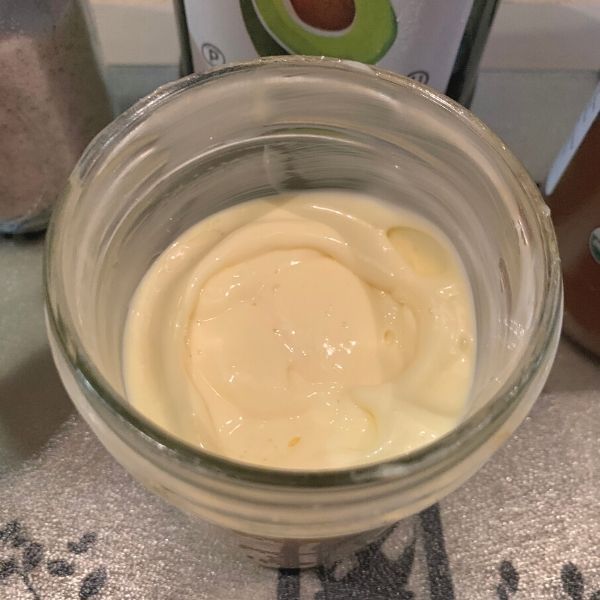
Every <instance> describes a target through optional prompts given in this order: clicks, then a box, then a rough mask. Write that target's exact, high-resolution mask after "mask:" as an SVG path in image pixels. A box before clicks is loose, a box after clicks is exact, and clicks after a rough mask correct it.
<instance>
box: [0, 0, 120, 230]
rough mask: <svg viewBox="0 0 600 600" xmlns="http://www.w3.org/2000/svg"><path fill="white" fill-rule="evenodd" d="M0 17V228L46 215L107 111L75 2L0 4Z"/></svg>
mask: <svg viewBox="0 0 600 600" xmlns="http://www.w3.org/2000/svg"><path fill="white" fill-rule="evenodd" d="M0 13H2V14H1V15H0V16H3V17H4V18H3V19H0V20H1V21H2V22H3V25H2V27H1V28H0V74H1V77H0V222H3V224H6V223H7V222H10V221H17V220H18V221H26V220H28V219H30V218H33V217H35V216H36V215H39V214H41V213H44V212H45V211H48V209H49V208H50V206H51V204H52V203H53V201H54V200H55V199H56V197H57V195H58V194H59V193H60V191H61V189H62V188H63V187H64V185H65V183H66V179H67V177H68V175H69V173H70V171H71V169H72V168H73V166H74V164H75V162H76V161H77V159H78V158H79V156H80V154H81V152H82V151H83V150H84V148H85V146H86V145H87V144H88V143H89V141H90V140H91V139H92V137H93V136H94V135H95V134H96V133H97V132H98V131H99V130H100V129H101V128H102V127H103V126H104V125H105V124H106V123H108V121H109V120H110V118H111V111H110V108H109V107H110V104H109V101H108V97H107V95H106V91H105V88H104V84H103V82H102V80H101V78H100V76H99V74H98V70H97V65H96V62H95V57H94V54H93V49H92V45H91V42H90V38H89V33H88V30H87V26H86V22H85V16H84V14H83V11H82V8H81V6H80V5H79V3H78V2H76V1H74V0H54V1H51V2H48V3H47V4H45V6H43V7H39V8H38V9H37V10H34V8H30V7H28V8H24V7H23V6H21V5H16V6H12V7H8V6H6V5H5V6H4V7H3V9H0ZM24 14H25V15H27V17H26V18H23V15H24ZM4 229H5V230H6V227H4Z"/></svg>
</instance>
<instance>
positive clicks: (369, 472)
mask: <svg viewBox="0 0 600 600" xmlns="http://www.w3.org/2000/svg"><path fill="white" fill-rule="evenodd" d="M273 66H275V67H281V66H286V67H288V68H290V69H294V68H297V67H302V68H307V67H310V68H313V69H316V70H318V69H338V70H344V71H347V72H348V73H358V72H360V73H362V74H363V75H364V74H365V73H369V74H370V76H371V77H373V79H374V80H377V79H382V80H384V81H386V82H389V83H392V84H394V85H396V86H399V87H401V88H404V89H405V90H410V93H415V94H418V95H420V96H421V97H422V98H423V99H424V100H425V101H426V102H432V103H434V104H437V105H438V106H441V107H443V108H444V109H445V110H447V111H449V112H450V113H452V114H453V115H454V116H455V117H456V118H457V119H459V120H460V121H461V122H462V123H463V124H464V125H465V127H467V128H468V129H470V130H471V131H472V132H474V133H475V135H477V136H479V137H480V138H483V139H484V140H485V142H486V143H487V144H488V145H489V146H491V147H492V148H493V149H494V150H495V151H496V153H497V154H498V155H499V159H500V160H501V161H503V162H504V163H505V165H506V166H507V167H508V169H509V171H510V172H511V174H512V175H513V176H514V177H515V179H516V180H517V181H518V183H519V186H520V188H521V190H522V192H523V199H524V200H525V201H526V202H529V203H530V204H531V205H532V207H533V209H534V213H535V217H536V219H537V227H538V228H539V229H540V230H541V232H542V233H541V239H542V242H543V244H542V251H543V256H544V262H543V267H544V286H545V292H546V293H545V294H544V295H543V298H544V300H543V302H542V305H541V307H540V309H539V311H537V314H536V319H535V321H534V322H533V323H532V325H531V328H532V330H533V334H532V338H531V340H530V341H529V343H528V344H527V346H526V348H525V352H524V355H523V360H522V361H521V363H520V366H519V368H518V369H516V370H514V371H513V372H511V373H510V375H509V376H508V377H507V379H506V381H505V382H504V383H503V385H502V386H501V387H500V389H499V390H498V391H497V392H496V393H495V394H494V396H493V397H492V398H491V399H490V400H489V401H488V402H486V403H485V405H484V406H482V407H480V408H479V409H478V410H477V411H475V412H474V413H473V414H472V415H470V416H469V417H467V418H466V419H465V420H464V421H462V422H461V423H459V424H458V426H457V427H455V428H454V429H452V430H451V431H450V432H449V433H447V434H446V435H444V436H442V437H440V438H438V439H437V440H435V441H433V442H431V443H429V444H427V445H425V446H423V447H421V448H418V449H416V450H413V451H411V452H409V453H407V454H403V455H401V456H398V457H394V458H390V459H386V460H384V461H381V462H374V463H368V464H364V465H359V466H354V467H347V468H337V469H322V470H312V471H308V470H288V469H277V468H267V467H261V466H257V465H253V464H249V463H242V462H238V461H235V460H232V459H230V458H227V457H225V456H221V455H218V454H215V453H212V452H209V451H206V450H203V449H201V448H198V447H196V446H193V445H191V444H188V443H186V442H184V441H182V440H180V439H178V438H177V437H176V436H174V435H172V434H170V433H168V432H167V431H165V430H163V429H162V428H160V427H159V426H158V425H155V424H154V423H152V422H151V421H150V420H148V419H146V418H145V417H144V416H143V415H141V414H140V413H138V412H137V411H136V410H135V409H133V408H130V407H129V406H128V404H127V402H126V401H125V399H124V398H123V397H122V396H121V395H120V394H119V393H117V392H116V391H115V390H114V389H113V387H112V386H111V384H110V383H109V382H108V381H107V380H106V379H105V378H104V376H103V375H102V374H101V373H100V372H99V371H98V370H97V369H96V367H95V365H94V363H93V361H92V360H91V359H90V358H89V357H88V356H87V354H86V352H85V350H84V346H83V343H82V340H81V339H80V337H79V335H78V333H77V330H76V328H75V327H73V326H72V324H71V323H70V322H69V318H68V315H64V314H62V313H61V311H60V306H59V305H58V304H56V305H55V304H54V303H53V301H52V295H53V294H52V290H53V288H54V286H55V285H57V281H56V280H55V279H54V277H53V272H54V267H53V260H54V259H55V256H56V254H57V253H56V252H55V247H56V246H57V244H58V236H57V233H58V232H59V230H60V229H61V228H63V227H65V226H66V225H65V223H63V222H62V220H61V215H62V213H63V212H64V207H65V205H66V204H67V203H68V197H67V194H66V193H64V194H63V195H62V197H61V198H60V200H59V202H58V205H57V207H56V209H55V211H54V214H53V216H52V219H51V222H50V226H49V229H48V234H47V238H46V252H45V265H44V291H45V301H46V315H47V322H48V325H49V328H50V330H51V332H52V334H53V335H54V338H55V340H56V341H57V342H58V347H59V350H60V352H61V353H62V355H63V356H64V358H65V359H66V360H67V361H68V362H69V364H70V366H71V367H72V368H73V369H74V371H75V372H76V373H77V375H78V377H79V378H81V379H82V381H80V383H83V384H84V385H85V387H87V388H90V389H91V390H93V392H94V396H95V398H97V399H98V401H99V402H100V403H101V404H102V405H103V407H104V408H105V409H107V410H108V411H109V412H110V413H111V414H112V415H113V416H115V417H116V418H118V419H120V420H122V421H124V422H125V424H126V425H128V426H129V427H132V428H133V429H135V430H136V431H137V432H139V433H141V434H142V435H143V437H144V438H145V440H146V441H147V442H149V443H150V444H151V445H152V446H153V447H154V448H155V449H156V450H158V451H160V452H163V453H166V454H168V455H170V457H171V458H174V459H176V460H178V461H180V462H181V463H183V464H185V465H187V466H189V467H192V468H195V469H201V470H202V471H205V472H207V473H209V474H213V475H215V476H226V477H233V478H235V479H237V480H242V481H245V482H249V483H255V484H262V485H268V486H277V487H280V486H281V487H296V488H327V487H340V486H347V485H352V484H356V483H361V484H365V483H369V482H377V481H386V480H390V479H394V480H398V479H402V478H404V479H406V480H407V481H408V480H410V479H412V478H414V477H415V476H418V475H419V474H422V473H424V472H427V471H430V470H432V469H435V470H436V471H438V470H444V469H447V468H449V467H450V466H453V465H455V464H457V463H459V462H460V461H461V460H462V459H464V458H465V457H466V456H468V455H469V454H471V453H472V452H473V451H474V450H475V449H476V448H477V447H478V446H479V445H481V444H482V443H483V442H485V440H487V439H488V438H489V437H490V436H491V435H492V434H493V433H494V432H495V431H496V430H497V429H498V428H499V427H500V426H501V425H502V423H504V422H505V421H506V420H507V419H508V417H509V416H510V415H511V414H512V412H513V410H514V409H515V408H516V407H517V406H518V405H519V403H520V400H521V399H522V397H523V392H524V391H525V390H526V389H527V387H528V385H529V383H530V382H531V381H532V380H533V379H534V377H535V375H536V374H537V373H538V371H539V369H540V368H541V367H542V366H543V364H544V360H543V358H544V357H545V355H546V354H547V352H548V350H549V349H551V348H552V346H553V341H554V340H555V335H556V331H557V329H559V328H560V321H561V306H562V285H561V275H560V261H559V258H558V248H557V243H556V239H555V236H554V232H553V228H552V226H551V222H550V215H549V211H548V209H547V207H546V205H545V203H544V202H543V200H542V198H541V195H540V193H539V191H538V189H537V187H536V185H535V184H534V183H533V181H532V180H531V178H530V176H529V174H528V173H527V172H526V170H525V168H524V167H523V166H522V165H521V163H520V162H519V161H518V160H517V159H516V158H515V157H514V156H513V154H512V153H511V152H510V151H509V150H508V149H507V148H506V146H505V145H504V143H503V142H502V141H501V140H500V139H499V138H498V137H497V136H496V135H495V134H494V133H493V132H492V131H491V130H490V129H489V128H488V127H487V126H486V125H484V124H483V123H482V122H481V121H480V120H479V119H478V118H477V117H475V116H474V115H473V114H472V113H471V112H470V111H468V110H466V109H465V108H464V107H463V106H461V105H459V104H458V103H456V102H454V101H453V100H451V99H450V98H448V97H446V96H444V95H443V94H441V93H439V92H437V91H435V90H433V89H432V88H430V87H428V86H425V85H423V84H420V83H418V82H416V81H413V80H412V79H408V78H406V77H404V76H402V75H398V74H396V73H392V72H390V71H386V70H382V69H380V68H378V67H372V66H369V65H363V64H360V63H355V62H353V61H344V60H340V59H330V58H324V57H304V56H285V57H270V58H261V59H257V60H253V61H249V62H243V63H233V64H228V65H227V66H225V67H219V68H216V69H212V70H210V71H207V72H205V73H202V74H192V75H189V76H187V77H184V78H182V79H179V80H177V81H174V82H171V83H167V84H165V85H163V86H161V87H159V88H158V89H157V90H155V91H154V92H152V93H151V94H150V95H148V96H146V97H145V98H142V99H141V100H139V101H138V102H137V103H136V104H135V105H133V106H132V107H131V108H129V109H128V110H126V111H125V112H124V113H122V114H121V115H120V116H118V117H117V118H116V119H115V120H114V121H113V122H112V123H110V124H109V125H108V126H107V127H106V128H105V129H104V130H103V131H102V132H100V133H99V134H98V135H97V136H96V138H94V140H93V141H92V142H91V143H90V145H89V146H88V148H87V149H86V151H85V152H84V154H83V155H82V157H81V158H80V160H79V162H78V163H77V165H76V167H75V169H74V172H75V173H78V174H79V177H81V178H85V176H86V174H87V173H89V172H90V170H91V169H92V167H93V165H94V163H95V162H96V161H98V160H101V159H103V158H105V157H106V156H108V155H109V154H110V151H111V149H112V148H113V147H115V146H116V145H117V144H118V143H119V142H120V141H121V140H122V139H123V138H124V137H125V136H126V135H127V133H128V132H130V131H131V130H132V129H134V128H135V127H136V126H137V125H138V124H139V123H140V122H141V121H143V120H144V119H145V118H146V117H147V116H149V115H150V114H152V113H153V112H154V111H155V110H157V109H158V108H159V107H160V106H161V105H163V104H164V103H166V102H168V101H170V100H171V99H172V98H174V97H175V96H177V95H179V94H181V93H185V92H186V90H189V89H191V88H195V87H197V86H201V85H205V84H206V83H208V82H213V81H214V80H216V79H219V78H225V77H230V76H235V75H236V74H237V73H240V72H247V71H250V70H255V69H263V68H266V69H268V68H271V67H273Z"/></svg>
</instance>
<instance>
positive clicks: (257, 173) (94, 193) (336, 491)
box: [46, 57, 562, 567]
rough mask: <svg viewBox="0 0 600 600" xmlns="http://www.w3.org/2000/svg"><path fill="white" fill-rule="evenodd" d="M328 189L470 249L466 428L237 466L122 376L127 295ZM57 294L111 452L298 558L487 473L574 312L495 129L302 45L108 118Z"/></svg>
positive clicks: (68, 212)
mask: <svg viewBox="0 0 600 600" xmlns="http://www.w3.org/2000/svg"><path fill="white" fill-rule="evenodd" d="M322 188H336V189H340V188H341V189H348V190H358V191H362V192H365V193H368V194H373V195H375V196H377V197H380V198H382V199H384V200H386V201H388V202H392V203H395V204H398V205H401V206H404V207H407V208H408V209H410V210H413V211H416V212H418V213H420V214H421V215H423V216H425V217H426V218H428V219H431V220H432V221H433V222H434V223H435V224H436V225H437V226H438V227H440V228H441V229H442V230H443V231H445V233H446V234H447V235H448V237H449V238H450V239H451V240H452V241H453V242H454V244H455V245H456V248H457V250H458V252H459V253H460V255H461V257H462V259H463V261H464V264H465V268H466V270H467V274H468V276H469V279H470V281H471V284H472V288H473V295H474V305H475V311H476V323H477V330H478V349H477V364H476V374H475V378H474V383H473V391H472V400H471V403H470V405H469V408H468V411H467V413H466V414H465V415H464V419H463V421H462V423H461V424H460V425H459V426H458V427H457V428H456V429H455V430H454V431H452V432H451V433H449V434H448V435H446V436H444V437H442V438H441V439H439V440H437V441H436V442H434V443H432V444H430V445H428V446H426V447H424V448H421V449H420V450H417V451H415V452H412V453H410V454H408V455H406V456H401V457H398V458H395V459H393V460H388V461H386V462H382V463H379V464H373V465H367V466H361V467H357V468H350V469H343V470H336V471H333V470H329V471H314V472H298V471H284V470H274V469H265V468H259V467H256V466H250V465H247V464H241V463H237V462H234V461H232V460H229V459H226V458H224V457H221V456H217V455H214V454H211V453H209V452H206V451H202V450H199V449H198V448H194V447H191V446H188V445H186V444H184V443H182V442H181V441H179V440H178V439H176V438H175V437H173V436H172V435H170V434H168V433H166V432H165V431H163V430H161V429H160V428H158V427H157V426H155V425H153V424H152V423H151V422H149V421H148V420H147V419H145V418H144V415H142V414H140V413H138V412H137V411H136V410H135V409H134V408H132V407H131V406H130V405H129V404H128V402H127V399H126V397H125V393H124V386H123V377H122V372H121V357H122V334H123V328H124V323H125V319H126V316H127V310H128V305H129V301H130V298H131V296H132V294H133V292H134V290H135V289H136V286H137V285H138V283H139V281H140V279H141V278H142V276H143V275H144V273H145V272H146V270H147V269H148V267H149V266H150V264H151V263H152V261H153V260H154V259H155V258H156V257H157V256H158V255H159V254H160V253H161V252H162V251H163V250H164V249H165V248H166V247H167V246H168V245H169V244H170V243H171V242H172V241H173V240H174V239H175V238H176V237H177V236H178V235H179V234H181V233H182V232H183V231H184V230H186V229H187V228H188V227H190V226H191V225H192V224H194V223H196V222H197V221H199V220H200V219H202V218H203V217H206V216H207V215H209V214H211V213H214V212H215V211H218V210H220V209H223V208H225V207H227V206H230V205H232V204H235V203H238V202H243V201H246V200H249V199H252V198H256V197H260V196H266V195H270V194H277V193H280V192H284V191H290V190H301V189H322ZM46 288H47V321H48V331H49V337H50V342H51V346H52V350H53V353H54V357H55V360H56V363H57V366H58V369H59V372H60V374H61V377H62V379H63V382H64V384H65V386H66V388H67V391H68V393H69V395H70V396H71V398H72V399H73V402H74V403H75V405H76V406H77V408H78V410H79V411H80V412H81V414H82V415H83V417H84V418H85V419H86V421H87V422H88V423H89V425H90V427H91V428H92V429H93V430H94V432H95V433H96V434H97V435H98V437H99V438H100V440H101V441H102V442H103V444H104V445H105V446H106V448H107V449H108V450H109V451H110V452H111V453H112V454H113V455H114V456H115V458H116V459H117V460H118V461H119V462H121V463H122V464H123V465H124V466H125V468H126V469H128V470H129V471H130V472H131V473H132V474H133V475H134V476H135V477H136V478H138V479H139V480H140V481H142V482H143V483H144V484H145V485H146V486H147V487H148V488H149V489H151V490H153V491H154V492H156V493H157V494H159V495H161V496H162V497H164V498H166V499H167V500H168V501H169V502H171V503H173V504H174V505H176V506H178V507H180V508H181V509H183V510H185V511H188V512H189V513H192V514H194V515H197V516H199V517H201V518H203V519H206V520H208V521H212V522H213V523H216V524H218V525H221V526H223V527H225V528H227V529H229V530H232V531H234V532H236V533H237V534H239V536H240V539H241V541H242V544H243V545H244V547H245V548H246V550H247V551H249V552H250V553H252V554H253V555H254V556H257V557H258V558H259V559H260V560H261V561H262V562H263V563H264V564H270V565H275V566H287V567H291V566H298V565H300V566H309V565H312V564H315V563H317V562H320V561H322V560H326V559H327V558H328V557H329V556H330V553H331V551H332V549H333V548H339V547H343V548H349V547H351V545H352V544H353V543H362V542H364V541H366V540H368V539H369V537H370V536H372V535H375V532H377V531H380V530H381V528H384V527H386V526H389V525H390V524H392V523H394V522H395V521H398V520H399V519H404V518H405V517H408V516H410V515H412V514H414V513H416V512H417V511H419V510H421V509H423V508H424V507H427V506H429V505H431V504H433V503H434V502H436V501H437V500H439V499H440V498H442V497H443V496H445V495H446V494H448V493H449V492H451V491H452V490H454V489H455V488H456V487H457V486H458V485H460V484H461V483H462V482H464V481H465V480H466V479H467V478H468V477H470V476H471V475H472V474H473V473H474V472H475V471H476V470H477V469H478V468H479V467H480V466H481V465H482V463H483V462H484V461H485V460H487V459H488V458H489V457H490V455H491V454H492V453H493V452H494V451H495V450H496V449H497V448H498V447H499V446H500V445H501V444H502V443H503V442H504V441H505V440H506V439H507V438H508V436H509V435H510V434H511V433H512V431H513V430H514V429H515V428H516V427H517V426H518V425H519V423H520V422H521V421H522V420H523V418H524V417H525V415H526V414H527V412H528V411H529V409H530V408H531V406H532V404H533V402H534V400H535V399H536V397H537V396H538V394H539V392H540V390H541V389H542V386H543V384H544V381H545V380H546V377H547V374H548V371H549V369H550V366H551V363H552V359H553V357H554V354H555V351H556V346H557V342H558V337H559V332H560V322H561V315H562V287H561V279H560V265H559V259H558V254H557V248H556V240H555V237H554V231H553V228H552V223H551V220H550V217H549V211H548V209H547V208H546V206H545V204H544V203H543V202H542V200H541V198H540V196H539V193H538V191H537V188H536V187H535V185H534V184H533V183H532V181H531V180H530V178H529V176H528V175H527V174H526V172H525V171H524V169H523V167H522V166H521V165H520V164H519V163H518V162H517V161H516V160H515V158H514V157H513V156H512V154H511V153H510V152H509V151H508V150H507V149H506V148H505V146H504V145H503V144H502V142H501V141H500V140H499V139H498V138H496V137H495V136H494V135H493V134H492V133H491V132H490V131H489V130H488V129H487V128H486V127H485V126H484V125H483V124H482V123H481V122H479V121H478V120H477V119H476V118H475V117H474V116H473V115H471V114H470V113H469V112H468V111H467V110H465V109H464V108H463V107H461V106H459V105H458V104H455V103H454V102H452V101H451V100H449V99H448V98H446V97H444V96H443V95H440V94H437V93H435V92H433V91H432V90H431V89H429V88H426V87H423V86H421V85H419V84H417V83H416V82H414V81H412V80H409V79H405V78H403V77H401V76H398V75H394V74H392V73H389V72H384V71H380V70H378V69H376V68H373V67H368V66H365V65H360V64H357V63H349V62H343V61H336V60H324V59H318V58H302V57H286V58H278V59H263V60H259V61H256V62H252V63H246V64H239V65H234V66H230V67H227V68H224V69H221V70H216V71H213V72H210V73H208V74H203V75H192V76H189V77H187V78H185V79H182V80H179V81H177V82H174V83H171V84H168V85H166V86H164V87H162V88H160V89H158V90H157V91H156V92H154V93H153V94H151V95H150V96H148V97H147V98H145V99H143V100H142V101H140V102H139V103H138V104H136V105H135V106H134V107H133V108H131V109H130V110H129V111H127V112H126V113H124V114H123V115H121V116H120V117H119V118H117V119H116V120H115V121H114V122H113V123H112V124H111V125H110V126H109V127H107V128H106V129H105V130H104V132H103V133H102V134H101V135H100V136H98V137H97V138H96V139H95V140H94V142H93V143H92V144H91V145H90V147H89V148H88V150H87V151H86V152H85V154H84V156H83V157H82V159H81V160H80V162H79V164H78V165H77V167H76V168H75V171H74V172H73V174H72V176H71V178H70V181H69V185H68V187H67V189H66V191H65V193H64V196H63V198H62V201H61V202H60V205H59V207H58V209H57V211H56V213H55V216H54V218H53V222H52V225H51V229H50V233H49V237H48V246H47V263H46ZM365 532H367V533H365Z"/></svg>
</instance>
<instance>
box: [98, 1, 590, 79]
mask: <svg viewBox="0 0 600 600" xmlns="http://www.w3.org/2000/svg"><path fill="white" fill-rule="evenodd" d="M90 4H91V6H92V11H93V14H94V16H95V19H96V26H97V29H98V34H99V38H100V43H101V47H102V52H103V56H104V60H105V61H106V62H107V63H108V64H130V65H172V64H176V63H177V62H178V60H179V43H178V40H177V29H176V26H175V21H174V16H173V6H172V3H171V1H170V0H91V2H90ZM482 67H483V68H484V69H488V70H495V69H498V70H504V69H511V70H514V69H517V70H531V69H540V70H598V69H600V1H598V0H593V1H592V0H587V1H586V0H579V1H578V0H571V1H569V2H564V0H563V1H560V2H559V1H557V0H544V1H540V0H530V1H523V0H520V1H518V2H517V1H508V0H505V1H504V2H502V3H501V4H500V8H499V10H498V14H497V16H496V20H495V23H494V27H493V29H492V33H491V35H490V39H489V43H488V46H487V48H486V51H485V54H484V57H483V61H482Z"/></svg>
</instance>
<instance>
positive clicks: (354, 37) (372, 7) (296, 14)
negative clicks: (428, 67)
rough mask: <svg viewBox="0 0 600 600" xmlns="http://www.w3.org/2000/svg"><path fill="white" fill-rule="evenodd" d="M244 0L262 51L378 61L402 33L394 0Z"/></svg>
mask: <svg viewBox="0 0 600 600" xmlns="http://www.w3.org/2000/svg"><path fill="white" fill-rule="evenodd" d="M240 4H241V8H242V14H243V16H244V21H245V23H246V28H247V29H248V33H249V34H250V37H251V39H252V42H253V44H254V46H255V48H256V51H257V52H258V53H259V54H260V55H261V56H265V55H273V54H288V53H289V54H306V55H313V56H321V55H324V56H335V57H339V58H347V59H350V60H358V61H361V62H364V63H371V64H372V63H375V62H377V61H378V60H379V59H380V58H381V57H382V56H383V55H384V54H385V53H386V52H387V51H388V50H389V48H390V46H391V45H392V43H393V42H394V39H395V38H396V31H397V25H396V15H395V14H394V10H393V8H392V6H391V4H390V0H240ZM252 9H253V10H252Z"/></svg>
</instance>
